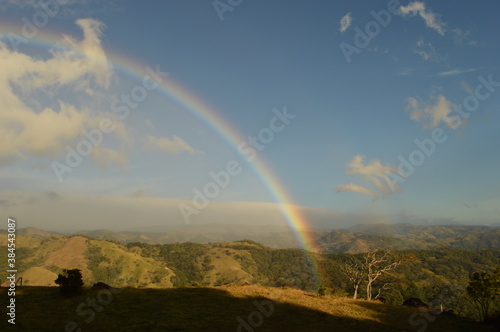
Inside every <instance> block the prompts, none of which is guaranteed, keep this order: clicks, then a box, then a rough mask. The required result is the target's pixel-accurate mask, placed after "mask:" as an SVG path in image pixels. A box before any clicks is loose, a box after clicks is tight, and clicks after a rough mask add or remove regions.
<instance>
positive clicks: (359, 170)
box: [335, 155, 400, 200]
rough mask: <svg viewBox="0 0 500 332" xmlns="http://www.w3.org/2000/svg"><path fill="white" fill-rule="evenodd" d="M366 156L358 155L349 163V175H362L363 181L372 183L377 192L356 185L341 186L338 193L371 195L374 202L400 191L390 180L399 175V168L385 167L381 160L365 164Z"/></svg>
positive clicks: (337, 188)
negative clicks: (391, 177) (391, 176)
mask: <svg viewBox="0 0 500 332" xmlns="http://www.w3.org/2000/svg"><path fill="white" fill-rule="evenodd" d="M363 160H364V156H361V155H357V156H355V157H354V158H353V159H352V160H351V161H350V162H349V163H347V165H346V166H347V172H346V173H347V174H351V175H360V176H361V177H362V179H363V180H365V181H366V182H368V183H370V184H371V185H373V186H374V187H375V189H376V190H372V189H369V188H366V187H364V186H360V185H357V184H354V183H350V184H344V185H339V186H337V187H336V188H335V190H336V191H337V192H347V191H352V192H358V193H362V194H366V195H371V196H372V197H373V199H374V200H376V199H378V198H379V197H380V196H382V197H387V196H389V195H391V194H392V193H394V192H395V191H399V190H400V188H399V187H398V186H397V185H396V184H395V183H394V181H392V180H391V179H390V177H389V176H390V175H399V172H398V170H397V168H395V167H393V166H390V165H383V164H382V163H381V162H380V160H378V159H374V160H372V161H370V162H369V163H367V164H365V163H364V162H363Z"/></svg>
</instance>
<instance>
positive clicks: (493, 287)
mask: <svg viewBox="0 0 500 332" xmlns="http://www.w3.org/2000/svg"><path fill="white" fill-rule="evenodd" d="M467 294H468V295H469V297H470V298H471V300H472V303H473V304H474V306H475V307H476V309H477V311H478V314H479V321H481V322H484V321H485V320H486V319H487V318H488V313H489V310H490V307H491V304H492V303H493V300H495V297H496V296H498V295H500V266H499V267H497V269H496V270H495V272H494V273H493V274H489V273H488V272H475V273H474V274H473V275H472V277H471V278H470V281H469V286H467Z"/></svg>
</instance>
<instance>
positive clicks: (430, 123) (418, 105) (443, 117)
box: [406, 95, 453, 129]
mask: <svg viewBox="0 0 500 332" xmlns="http://www.w3.org/2000/svg"><path fill="white" fill-rule="evenodd" d="M452 106H453V104H452V102H451V101H449V100H448V99H446V97H445V96H443V95H438V96H433V97H432V98H431V101H430V102H423V101H419V100H417V99H416V98H413V97H410V98H408V99H407V100H406V110H407V111H408V112H410V119H412V120H414V121H417V122H422V123H423V124H424V125H423V127H424V128H425V129H432V128H436V127H437V126H439V125H440V124H441V122H443V123H445V124H446V125H447V126H449V127H452V126H453V121H452V120H451V118H450V117H449V114H450V113H451V112H452V111H453V109H452Z"/></svg>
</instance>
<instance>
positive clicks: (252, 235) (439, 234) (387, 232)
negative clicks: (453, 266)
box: [18, 224, 500, 253]
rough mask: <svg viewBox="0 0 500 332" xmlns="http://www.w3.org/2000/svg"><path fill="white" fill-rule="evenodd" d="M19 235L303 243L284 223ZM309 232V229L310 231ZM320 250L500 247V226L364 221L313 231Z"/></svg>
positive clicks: (126, 240)
mask: <svg viewBox="0 0 500 332" xmlns="http://www.w3.org/2000/svg"><path fill="white" fill-rule="evenodd" d="M18 232H19V235H23V236H28V237H34V238H49V237H51V236H53V235H70V234H76V235H84V236H88V237H90V238H94V239H100V240H112V241H118V242H122V243H130V242H144V243H150V244H164V243H179V242H196V243H210V242H231V241H239V240H243V239H249V240H253V241H256V242H258V243H262V244H263V245H265V246H268V247H271V248H298V245H297V240H296V237H295V236H296V234H294V233H293V232H292V231H291V230H290V228H288V227H286V226H279V225H270V226H265V225H231V224H203V225H177V226H175V225H158V226H151V227H143V228H140V229H138V228H136V229H129V230H127V231H111V230H105V229H99V230H81V231H78V232H76V233H65V234H63V233H56V232H47V231H44V230H40V229H37V228H34V227H28V228H23V229H19V230H18ZM304 232H305V231H304ZM307 232H308V234H309V236H310V237H311V238H313V239H314V240H315V242H316V243H317V248H316V249H317V251H319V252H325V253H330V252H335V253H342V252H349V253H358V252H366V251H368V250H372V249H377V248H378V249H381V250H385V249H393V250H406V249H434V248H440V247H448V248H454V249H468V250H478V249H500V227H491V226H463V225H434V226H422V225H412V224H364V225H356V226H353V227H349V228H346V229H338V230H313V231H307Z"/></svg>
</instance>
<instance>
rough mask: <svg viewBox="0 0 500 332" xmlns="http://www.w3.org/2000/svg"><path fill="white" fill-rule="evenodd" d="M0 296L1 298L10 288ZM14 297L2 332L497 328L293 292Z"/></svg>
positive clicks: (24, 293)
mask: <svg viewBox="0 0 500 332" xmlns="http://www.w3.org/2000/svg"><path fill="white" fill-rule="evenodd" d="M0 293H1V296H2V298H4V296H6V294H5V293H6V289H5V288H2V289H0ZM16 298H17V311H16V312H17V318H16V326H7V327H5V325H7V323H6V320H5V319H2V321H1V322H0V327H1V328H0V330H2V331H3V330H5V331H30V332H31V331H64V330H65V329H66V331H80V330H79V329H81V331H96V332H99V331H308V332H312V331H364V332H368V331H373V332H376V331H381V332H382V331H383V332H387V331H398V332H401V331H419V330H420V331H422V329H424V330H425V331H428V332H432V331H439V332H441V331H464V332H465V331H476V332H483V331H484V332H486V331H493V329H492V328H491V327H488V326H483V325H480V324H477V323H473V322H470V321H466V320H463V319H461V318H457V317H450V316H444V315H438V314H435V313H432V312H425V313H424V312H420V311H418V310H416V309H410V308H406V307H402V306H393V305H387V304H381V303H377V302H372V301H364V300H351V299H346V298H338V297H331V296H319V295H317V294H312V293H307V292H304V291H301V290H297V289H290V288H271V287H259V286H224V287H212V288H196V287H182V288H170V289H133V288H125V289H123V290H118V291H117V292H115V293H114V294H113V293H111V292H110V291H107V290H101V291H95V290H86V291H85V292H84V294H83V295H81V296H76V297H73V298H63V297H60V296H59V295H58V289H57V288H55V287H23V288H21V289H20V290H19V291H18V292H16ZM90 303H94V304H90ZM5 312H6V309H5V307H3V308H2V309H1V312H0V313H1V314H2V316H4V317H5V316H6V315H5ZM247 324H248V325H247ZM67 327H68V328H67Z"/></svg>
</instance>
